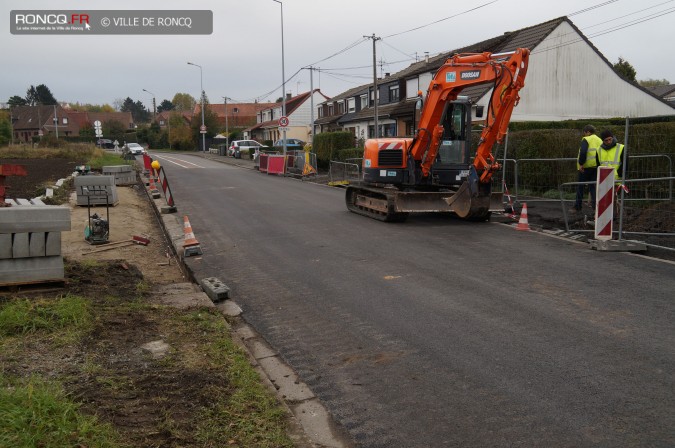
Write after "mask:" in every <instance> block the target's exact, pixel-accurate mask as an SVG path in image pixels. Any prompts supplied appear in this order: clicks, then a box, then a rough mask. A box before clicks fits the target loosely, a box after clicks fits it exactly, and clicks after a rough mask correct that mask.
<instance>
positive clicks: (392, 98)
mask: <svg viewBox="0 0 675 448" xmlns="http://www.w3.org/2000/svg"><path fill="white" fill-rule="evenodd" d="M399 99H400V98H399V90H398V86H389V102H390V103H397V102H398V101H399Z"/></svg>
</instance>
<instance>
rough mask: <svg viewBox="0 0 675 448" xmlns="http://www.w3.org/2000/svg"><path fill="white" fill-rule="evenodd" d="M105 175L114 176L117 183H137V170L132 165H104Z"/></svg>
mask: <svg viewBox="0 0 675 448" xmlns="http://www.w3.org/2000/svg"><path fill="white" fill-rule="evenodd" d="M102 172H103V175H104V176H113V177H114V178H115V185H133V184H135V183H136V170H134V168H133V167H132V166H131V165H113V166H104V167H103V169H102Z"/></svg>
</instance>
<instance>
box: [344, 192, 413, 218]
mask: <svg viewBox="0 0 675 448" xmlns="http://www.w3.org/2000/svg"><path fill="white" fill-rule="evenodd" d="M345 201H346V202H347V209H348V210H349V211H350V212H353V213H356V214H359V215H363V216H367V217H369V218H373V219H377V220H378V221H384V222H403V221H405V220H406V219H407V218H408V213H405V212H397V211H396V202H395V196H393V195H392V194H388V193H387V192H386V191H384V189H381V188H378V189H373V188H364V187H354V186H351V185H350V186H348V187H347V192H346V194H345Z"/></svg>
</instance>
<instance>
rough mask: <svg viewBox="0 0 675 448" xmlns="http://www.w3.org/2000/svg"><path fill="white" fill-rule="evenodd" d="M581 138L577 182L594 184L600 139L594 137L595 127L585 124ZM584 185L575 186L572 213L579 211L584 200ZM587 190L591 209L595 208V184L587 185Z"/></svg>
mask: <svg viewBox="0 0 675 448" xmlns="http://www.w3.org/2000/svg"><path fill="white" fill-rule="evenodd" d="M582 132H583V137H582V138H581V144H580V145H579V154H578V155H577V171H578V173H579V174H578V177H577V179H578V182H595V180H596V177H597V173H598V157H597V154H598V149H599V148H600V145H602V140H601V139H600V137H598V136H597V135H595V127H594V126H593V125H590V124H587V125H586V126H584V129H583V131H582ZM585 187H586V185H585V184H579V185H577V197H576V200H575V202H574V210H572V211H573V212H579V211H581V206H582V204H583V200H584V190H585ZM588 190H589V192H590V193H591V207H592V208H595V184H588Z"/></svg>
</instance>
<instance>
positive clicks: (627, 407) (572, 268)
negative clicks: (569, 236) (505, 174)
mask: <svg viewBox="0 0 675 448" xmlns="http://www.w3.org/2000/svg"><path fill="white" fill-rule="evenodd" d="M167 157H172V158H173V159H174V160H168V159H166V158H165V156H164V155H159V159H160V161H161V162H162V164H163V166H164V168H165V170H166V173H167V178H168V179H169V182H170V183H171V187H172V191H173V195H174V198H175V200H176V203H177V206H178V208H179V213H182V214H187V215H189V217H190V222H191V224H192V228H193V230H194V232H195V234H196V236H197V238H198V239H199V241H200V243H201V247H202V249H203V251H204V255H203V257H202V258H201V260H199V261H198V262H196V270H197V273H198V278H203V277H209V276H215V277H218V278H220V279H221V280H223V281H224V282H225V283H226V284H227V285H228V286H230V287H231V288H232V292H231V296H232V297H233V299H234V300H235V301H236V302H237V303H238V304H239V305H240V306H241V307H242V309H243V310H244V318H245V319H246V320H247V321H248V322H249V323H251V324H252V325H253V326H254V327H255V328H256V329H257V330H258V331H259V332H260V333H261V334H262V335H263V336H264V337H265V338H266V339H267V341H268V342H269V343H270V344H272V346H274V347H275V348H276V349H277V350H278V351H279V352H280V353H281V355H282V357H283V358H284V359H285V360H286V361H287V362H288V363H289V364H290V365H291V366H292V367H293V368H294V369H295V370H296V371H297V372H298V374H299V375H300V376H301V378H302V379H303V380H304V381H305V382H306V383H307V384H308V385H309V386H310V387H311V388H312V390H313V391H314V393H316V394H317V395H318V396H319V397H320V398H321V400H322V401H323V402H324V404H325V405H326V406H327V407H328V409H329V410H330V411H331V412H332V413H333V415H334V416H335V418H336V420H337V421H338V422H339V423H340V424H342V425H343V426H344V427H345V428H346V429H347V431H348V432H349V434H350V435H351V437H352V438H353V441H354V443H355V444H356V445H357V446H363V447H442V446H480V447H489V446H499V447H502V446H523V447H533V446H538V447H539V446H540V447H544V446H545V447H586V446H603V447H616V446H650V447H660V446H663V447H666V446H668V447H670V446H675V404H674V397H673V391H674V387H673V386H674V381H673V377H674V375H673V372H675V335H674V331H673V322H674V319H673V317H674V313H673V310H674V308H675V306H674V300H675V265H673V264H668V263H665V262H662V261H655V260H651V259H647V258H643V257H638V256H633V255H629V254H622V253H603V252H596V251H591V250H589V249H588V246H587V245H585V244H578V243H575V242H571V241H569V240H562V239H556V238H551V237H546V236H544V235H542V234H539V233H534V232H518V231H515V230H513V229H512V228H509V227H507V226H504V225H500V224H495V223H467V222H463V221H461V220H457V219H452V218H450V217H447V216H440V215H435V216H418V217H412V218H410V219H409V220H408V221H407V222H406V223H402V224H386V223H382V222H378V221H374V220H371V219H368V218H365V217H362V216H358V215H355V214H351V213H349V212H348V211H347V210H346V208H345V205H344V191H343V190H339V189H332V188H328V187H324V186H319V185H315V184H310V183H306V182H301V181H297V180H293V179H288V178H280V177H275V176H268V175H264V174H261V173H258V172H256V171H250V170H245V169H242V168H237V167H233V166H229V165H225V164H221V163H218V162H214V161H209V160H205V159H201V158H198V157H194V156H190V155H183V156H173V155H171V156H167ZM178 159H182V160H185V161H187V162H182V161H179V160H178ZM175 163H179V165H177V164H175ZM181 165H182V166H181Z"/></svg>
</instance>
